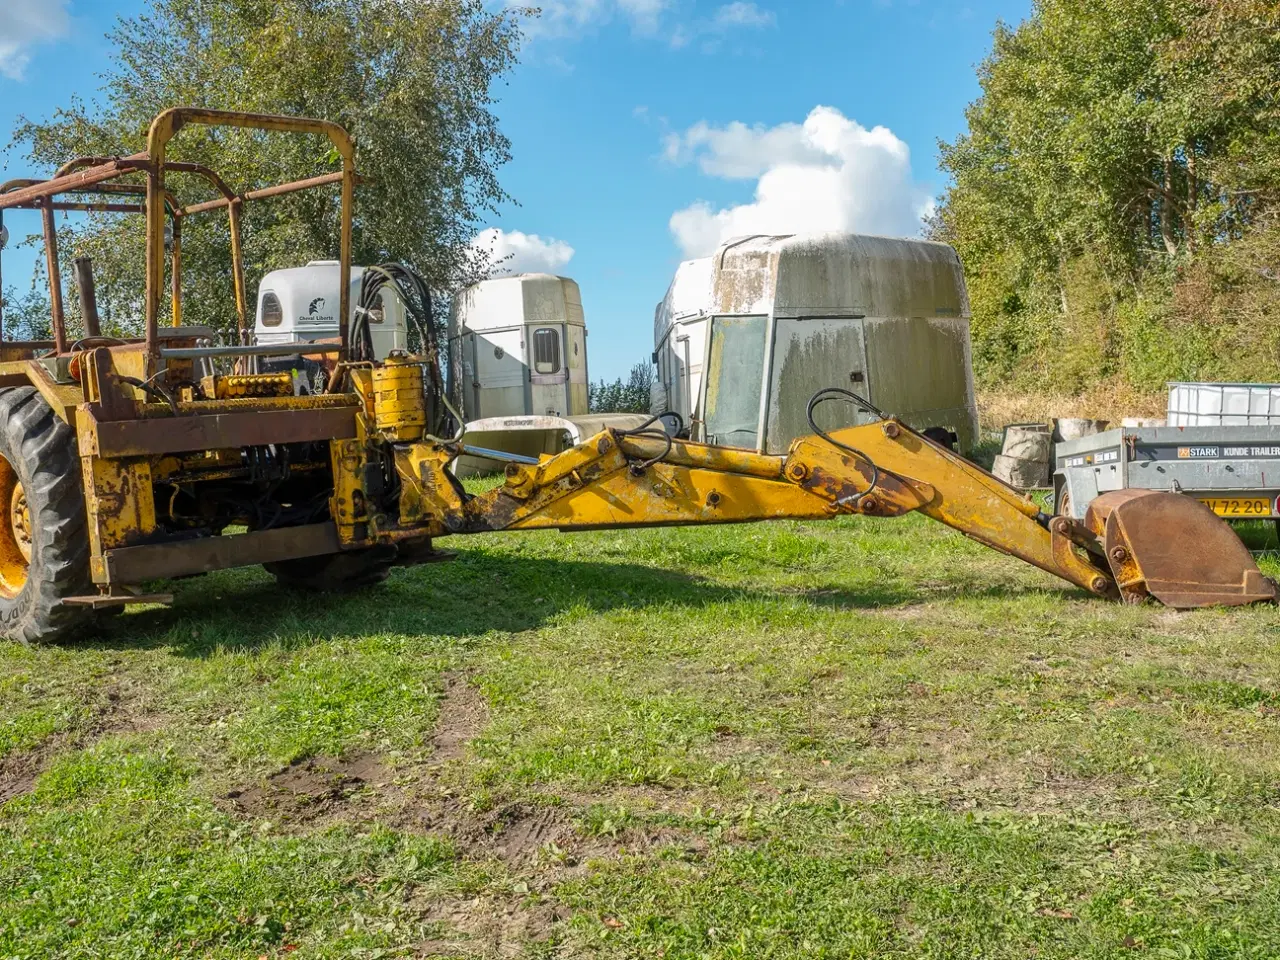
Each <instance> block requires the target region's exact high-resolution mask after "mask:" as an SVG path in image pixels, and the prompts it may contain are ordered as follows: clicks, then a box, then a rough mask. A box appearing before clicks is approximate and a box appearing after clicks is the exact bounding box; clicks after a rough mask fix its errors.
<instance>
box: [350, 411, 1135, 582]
mask: <svg viewBox="0 0 1280 960" xmlns="http://www.w3.org/2000/svg"><path fill="white" fill-rule="evenodd" d="M831 436H832V439H834V440H835V441H836V443H834V444H833V443H830V442H828V441H826V440H824V439H821V438H817V437H806V438H803V439H801V440H797V441H796V442H795V443H794V444H793V445H792V447H791V449H790V450H789V451H788V453H787V455H786V456H785V457H782V456H769V455H764V454H758V453H753V452H750V451H746V450H739V449H730V448H723V447H714V446H708V445H705V444H697V443H686V442H680V441H668V440H665V439H662V438H656V437H645V436H625V435H618V434H614V433H612V432H610V431H605V432H603V433H600V434H597V435H596V436H594V437H591V438H590V439H588V440H586V441H584V442H582V443H581V444H579V445H578V446H576V447H573V448H571V449H570V450H567V451H565V452H564V453H561V454H559V455H557V456H554V457H548V458H544V459H543V460H542V462H541V463H539V464H538V465H536V466H519V465H514V464H513V465H510V466H508V468H507V479H506V483H505V484H504V485H503V486H501V487H498V488H495V489H493V490H491V491H488V492H486V493H484V494H481V495H479V496H476V497H473V498H471V499H470V500H468V501H466V502H465V503H462V501H461V500H460V498H459V497H458V496H457V494H456V492H454V490H453V487H452V484H451V483H450V482H449V478H448V477H447V476H446V475H445V473H444V466H445V463H446V462H447V460H448V458H449V457H450V456H451V455H452V454H451V452H450V451H449V450H447V449H446V448H442V447H438V446H435V445H429V444H414V445H412V446H410V447H409V448H407V449H406V450H404V451H400V452H398V453H397V458H396V462H397V470H398V472H399V474H400V477H401V481H402V490H401V502H400V507H401V517H400V529H399V530H393V529H391V528H385V527H383V526H379V527H377V528H376V529H375V530H374V531H372V535H374V536H376V537H379V538H382V539H386V540H397V539H404V538H406V537H407V536H409V535H411V533H412V532H413V530H415V529H416V530H417V531H418V532H419V534H420V535H421V536H433V537H438V536H443V535H446V534H449V533H467V532H478V531H481V530H520V529H533V528H546V527H551V528H556V529H561V530H580V529H592V528H603V527H628V526H654V525H668V524H693V523H736V522H746V521H755V520H778V519H819V518H825V517H831V516H834V515H837V514H841V513H862V514H866V515H871V516H886V517H887V516H900V515H901V514H903V513H907V512H910V511H919V512H921V513H924V514H926V515H927V516H930V517H932V518H934V519H935V520H938V521H940V522H942V523H945V524H947V525H948V526H950V527H953V528H955V529H957V530H960V531H961V532H963V533H964V534H966V535H967V536H969V537H972V538H973V539H975V540H977V541H979V542H980V543H983V544H986V545H987V546H989V547H992V548H994V549H996V550H999V551H1001V552H1003V553H1008V554H1011V555H1013V556H1016V557H1019V558H1021V559H1022V560H1025V561H1026V562H1028V563H1031V564H1034V565H1035V566H1037V567H1040V568H1041V569H1043V570H1047V571H1049V572H1050V573H1053V574H1056V575H1057V576H1060V577H1062V578H1063V579H1065V580H1068V581H1070V582H1071V583H1075V584H1077V585H1079V586H1081V587H1083V588H1085V589H1086V590H1089V591H1091V592H1093V593H1097V594H1100V595H1104V596H1110V595H1114V592H1115V584H1114V582H1113V580H1112V578H1111V576H1110V574H1109V572H1108V570H1107V568H1106V567H1105V565H1104V564H1105V561H1102V560H1101V559H1099V560H1097V561H1096V562H1095V560H1093V559H1090V557H1089V556H1088V555H1087V554H1086V553H1085V552H1084V551H1083V550H1082V549H1081V548H1080V547H1079V546H1078V545H1077V544H1076V543H1073V542H1072V540H1071V539H1069V538H1068V537H1066V536H1065V535H1063V534H1062V533H1061V532H1054V531H1051V530H1050V529H1049V524H1048V518H1047V517H1045V516H1044V515H1043V514H1042V513H1041V511H1040V509H1039V507H1038V506H1037V505H1036V504H1035V503H1034V502H1033V501H1031V500H1029V499H1028V498H1026V497H1024V496H1022V495H1021V494H1019V493H1017V492H1016V491H1014V490H1013V489H1011V488H1009V487H1007V486H1005V485H1004V484H1003V483H1001V482H1000V481H999V480H997V479H996V478H995V477H993V476H991V475H990V474H989V473H987V472H986V471H985V470H982V469H981V468H980V467H977V466H975V465H974V464H972V463H970V462H968V461H967V460H965V459H963V458H962V457H960V456H958V455H957V454H955V453H952V452H951V451H949V450H946V449H944V448H942V447H940V446H938V445H936V444H933V443H931V442H930V441H928V440H926V439H925V438H924V437H921V436H920V435H919V434H917V433H914V432H913V431H911V430H910V429H909V428H907V427H905V426H904V425H902V424H900V423H898V422H896V421H886V422H883V423H875V424H868V425H865V426H861V427H851V428H848V429H845V430H840V431H837V432H835V433H833V434H832V435H831ZM837 444H838V445H837ZM842 447H844V448H852V450H858V451H861V452H862V453H863V454H864V455H865V457H863V456H859V455H857V454H855V453H853V452H852V451H851V450H850V449H842ZM646 461H654V462H651V463H646ZM870 461H874V463H875V465H876V468H877V469H875V470H873V469H872V467H871V464H870ZM873 479H874V483H873Z"/></svg>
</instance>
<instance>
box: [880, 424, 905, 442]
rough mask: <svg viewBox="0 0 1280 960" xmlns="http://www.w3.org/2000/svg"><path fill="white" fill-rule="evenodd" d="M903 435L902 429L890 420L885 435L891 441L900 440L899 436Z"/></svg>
mask: <svg viewBox="0 0 1280 960" xmlns="http://www.w3.org/2000/svg"><path fill="white" fill-rule="evenodd" d="M901 433H902V428H901V427H899V426H898V425H897V424H896V423H894V422H893V421H892V420H890V421H889V422H888V423H886V424H885V425H884V435H885V436H886V437H888V438H889V439H890V440H896V439H898V436H899V434H901Z"/></svg>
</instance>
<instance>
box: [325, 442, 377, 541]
mask: <svg viewBox="0 0 1280 960" xmlns="http://www.w3.org/2000/svg"><path fill="white" fill-rule="evenodd" d="M329 459H330V462H331V463H332V465H333V496H332V497H330V498H329V514H330V516H332V517H333V522H334V524H335V525H336V526H337V528H338V539H339V540H340V541H341V542H342V543H343V544H344V545H345V546H354V545H357V544H359V543H362V542H363V541H365V540H366V539H368V525H369V511H368V506H367V504H366V502H365V497H364V490H363V483H364V479H363V475H364V467H365V464H366V463H367V462H368V461H367V457H366V456H365V445H364V442H363V441H361V440H335V441H333V442H332V443H330V444H329Z"/></svg>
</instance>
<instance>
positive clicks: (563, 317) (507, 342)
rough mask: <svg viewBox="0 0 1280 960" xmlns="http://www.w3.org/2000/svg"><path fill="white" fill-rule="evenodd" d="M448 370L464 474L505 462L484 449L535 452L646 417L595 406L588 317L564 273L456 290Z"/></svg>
mask: <svg viewBox="0 0 1280 960" xmlns="http://www.w3.org/2000/svg"><path fill="white" fill-rule="evenodd" d="M449 375H450V387H449V393H450V396H451V397H452V398H453V402H454V404H455V406H457V407H458V408H459V409H460V411H461V412H462V415H463V419H464V420H466V432H465V434H464V438H463V443H464V444H465V445H466V446H467V447H468V449H470V450H471V451H472V452H471V453H470V454H469V455H466V456H463V457H460V458H459V459H458V461H457V463H456V465H455V472H456V473H457V474H458V475H459V476H465V475H467V474H474V473H486V472H491V471H494V470H500V469H502V465H503V460H502V459H499V458H495V457H484V456H481V455H479V454H478V453H477V452H476V451H478V450H489V451H497V452H501V453H503V454H508V455H515V456H517V457H524V458H533V459H536V458H537V457H538V456H540V455H542V454H555V453H559V452H560V451H561V450H565V449H567V448H568V447H570V446H572V445H574V444H575V443H577V442H578V441H579V440H581V439H582V438H584V437H587V436H590V435H591V433H592V432H596V431H599V430H600V429H603V426H605V425H609V426H615V427H622V428H626V427H632V426H636V425H637V424H638V423H640V422H642V421H643V420H644V419H645V418H644V417H642V416H635V415H630V414H616V415H614V414H609V415H601V416H590V415H589V413H588V406H587V383H588V379H587V327H586V318H585V314H584V313H583V310H582V295H581V293H580V292H579V290H578V284H577V283H575V282H574V281H573V280H570V279H569V278H568V277H557V276H553V275H551V274H546V273H522V274H515V275H513V276H509V277H496V278H494V279H491V280H482V281H481V282H480V283H477V284H474V285H472V286H470V287H467V288H466V289H465V290H463V291H462V292H460V293H459V294H458V295H457V297H455V298H454V301H453V308H452V310H451V311H450V316H449Z"/></svg>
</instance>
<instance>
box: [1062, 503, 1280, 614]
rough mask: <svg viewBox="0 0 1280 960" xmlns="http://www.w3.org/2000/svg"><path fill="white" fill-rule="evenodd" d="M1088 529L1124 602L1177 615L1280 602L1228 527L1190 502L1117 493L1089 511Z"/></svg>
mask: <svg viewBox="0 0 1280 960" xmlns="http://www.w3.org/2000/svg"><path fill="white" fill-rule="evenodd" d="M1085 524H1086V525H1087V526H1088V527H1089V529H1090V530H1091V531H1093V533H1094V534H1096V535H1097V537H1098V539H1099V541H1100V542H1101V543H1102V545H1103V546H1104V548H1105V550H1106V554H1107V562H1108V563H1109V564H1110V565H1111V572H1112V574H1113V575H1114V577H1115V580H1116V585H1117V586H1118V587H1119V588H1120V596H1121V598H1123V599H1124V600H1125V601H1126V602H1129V603H1140V602H1141V601H1142V600H1144V599H1145V598H1146V597H1148V596H1151V597H1154V598H1155V599H1157V600H1159V601H1160V602H1161V603H1163V604H1165V605H1166V606H1170V607H1174V608H1176V609H1179V610H1189V609H1193V608H1196V607H1214V606H1227V607H1233V606H1242V605H1244V604H1247V603H1258V602H1260V601H1264V600H1267V601H1272V602H1274V601H1275V600H1276V584H1275V583H1274V582H1273V581H1272V580H1270V579H1268V578H1267V577H1265V576H1263V574H1262V571H1261V570H1259V569H1258V565H1257V564H1256V563H1254V561H1253V555H1252V554H1250V553H1249V550H1248V548H1246V547H1245V545H1244V544H1243V543H1241V542H1240V538H1239V537H1238V536H1236V534H1235V531H1234V530H1232V529H1231V527H1230V526H1229V525H1228V524H1227V522H1226V521H1225V520H1222V519H1220V518H1219V517H1218V516H1217V515H1216V514H1214V512H1213V511H1212V510H1210V509H1209V508H1208V507H1207V506H1205V505H1204V504H1203V503H1201V502H1200V501H1199V500H1196V499H1194V498H1192V497H1188V496H1185V495H1183V494H1179V493H1164V492H1161V491H1159V490H1113V491H1112V492H1110V493H1104V494H1102V495H1101V496H1099V497H1098V498H1097V499H1095V500H1094V501H1093V502H1092V503H1090V504H1089V509H1088V511H1087V512H1086V514H1085Z"/></svg>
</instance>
